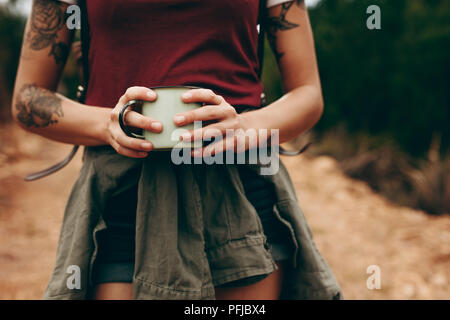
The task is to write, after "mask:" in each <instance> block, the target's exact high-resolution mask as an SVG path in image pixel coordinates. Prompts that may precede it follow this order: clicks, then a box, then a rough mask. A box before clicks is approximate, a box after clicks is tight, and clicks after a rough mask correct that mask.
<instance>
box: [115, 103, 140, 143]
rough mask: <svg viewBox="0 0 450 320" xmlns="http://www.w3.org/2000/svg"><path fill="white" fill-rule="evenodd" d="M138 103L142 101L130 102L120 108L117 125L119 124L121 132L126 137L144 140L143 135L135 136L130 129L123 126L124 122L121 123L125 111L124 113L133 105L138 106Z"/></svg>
mask: <svg viewBox="0 0 450 320" xmlns="http://www.w3.org/2000/svg"><path fill="white" fill-rule="evenodd" d="M138 103H142V101H140V100H131V101H128V102H127V103H126V104H125V105H124V106H123V107H122V110H121V111H120V113H119V124H120V128H121V129H122V131H123V132H124V133H125V134H126V135H127V136H129V137H132V138H137V139H142V140H145V137H144V136H143V135H140V134H136V133H133V132H131V131H130V129H128V128H127V126H126V125H125V123H124V121H123V117H124V114H125V111H126V110H127V109H128V108H129V107H131V106H133V105H135V104H138Z"/></svg>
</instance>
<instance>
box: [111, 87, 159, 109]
mask: <svg viewBox="0 0 450 320" xmlns="http://www.w3.org/2000/svg"><path fill="white" fill-rule="evenodd" d="M155 99H156V92H155V91H153V90H152V89H149V88H146V87H130V88H128V89H127V91H126V92H125V93H124V95H123V96H122V97H120V99H119V103H118V105H119V106H120V107H122V106H123V105H125V104H126V103H127V102H128V101H131V100H145V101H153V100H155Z"/></svg>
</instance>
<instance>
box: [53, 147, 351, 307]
mask: <svg viewBox="0 0 450 320" xmlns="http://www.w3.org/2000/svg"><path fill="white" fill-rule="evenodd" d="M277 159H278V157H277ZM239 165H240V166H245V167H246V168H248V170H257V171H258V174H260V170H259V169H260V167H259V166H260V164H248V163H247V164H239ZM237 166H238V165H237V164H227V165H224V164H213V165H210V164H205V163H203V164H180V165H176V164H174V163H173V161H171V152H167V151H164V152H162V151H157V152H156V151H155V152H152V153H150V155H149V156H148V157H147V158H145V159H134V158H128V157H124V156H121V155H119V154H117V153H116V151H115V150H114V149H112V148H111V147H109V146H102V147H86V148H85V151H84V155H83V166H82V169H81V172H80V175H79V177H78V180H77V181H76V183H75V185H74V186H73V189H72V192H71V194H70V197H69V200H68V203H67V206H66V210H65V214H64V219H63V223H62V229H61V233H60V238H59V243H58V249H57V256H56V263H55V267H54V270H53V273H52V276H51V279H50V282H49V283H48V286H47V288H46V291H45V293H44V299H89V294H90V293H89V292H90V290H91V288H92V286H91V283H92V282H91V281H92V279H91V274H92V267H93V263H94V261H95V257H96V255H97V236H98V232H101V231H102V230H105V229H106V228H107V226H106V224H105V222H104V220H103V218H102V212H103V210H104V208H105V205H106V202H107V199H108V198H109V197H111V196H114V195H115V194H117V193H120V192H122V191H123V190H126V189H127V188H128V187H130V186H132V185H133V184H136V182H137V181H138V203H137V214H136V249H135V250H136V251H135V270H134V276H133V291H134V298H135V299H183V300H185V299H186V300H187V299H215V294H214V286H217V285H220V284H222V283H225V282H229V281H233V280H237V279H241V278H244V277H250V276H254V275H260V274H267V273H271V272H273V271H275V270H276V268H277V266H276V264H275V261H274V260H273V258H272V255H271V251H270V246H268V245H267V243H266V237H265V235H264V233H263V229H262V224H261V220H260V218H259V216H258V214H257V212H256V210H255V208H254V207H253V206H252V204H251V203H250V202H249V201H248V200H247V198H246V196H245V192H244V188H243V185H242V182H241V180H240V176H239V173H238V168H237ZM279 166H280V167H279V170H278V172H277V173H276V174H273V175H263V177H264V178H265V179H267V180H268V181H270V183H272V184H273V185H274V187H275V191H276V198H277V200H276V205H275V206H274V209H275V210H274V211H275V214H276V216H277V218H278V219H280V220H281V221H282V222H283V223H284V224H285V225H287V226H288V229H289V230H290V233H291V237H292V241H293V242H294V244H295V253H294V255H293V257H292V260H291V262H290V263H289V266H288V268H286V269H285V270H286V273H285V279H286V281H285V282H284V285H283V288H282V296H281V299H342V298H343V295H342V292H341V289H340V288H339V285H338V284H337V282H336V280H335V278H334V276H333V273H332V271H331V269H330V267H329V266H328V264H327V263H326V262H325V261H324V259H323V258H322V256H321V254H320V253H319V251H318V250H317V248H316V246H315V243H314V241H313V238H312V234H311V231H310V229H309V226H308V224H307V222H306V220H305V217H304V214H303V212H302V210H301V209H300V207H299V204H298V201H297V196H296V194H295V189H294V187H293V184H292V182H291V179H290V177H289V175H288V172H287V170H286V168H285V167H284V165H283V163H282V162H281V161H280V163H279ZM77 277H78V278H77Z"/></svg>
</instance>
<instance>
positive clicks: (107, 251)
mask: <svg viewBox="0 0 450 320" xmlns="http://www.w3.org/2000/svg"><path fill="white" fill-rule="evenodd" d="M239 174H240V175H241V179H242V183H243V187H244V190H245V194H246V197H247V199H248V200H249V202H250V203H251V204H252V205H253V206H254V208H255V210H256V212H257V213H258V216H259V217H260V220H261V224H262V228H263V231H264V234H265V236H266V237H267V249H268V250H269V252H270V253H271V255H272V257H273V259H274V261H280V260H285V259H290V258H291V256H292V252H293V250H294V244H293V243H292V240H291V236H290V234H289V229H288V228H287V227H286V226H285V225H284V224H283V223H281V222H280V221H279V220H278V219H276V218H275V215H274V212H273V206H274V204H275V201H276V198H275V194H274V190H273V186H272V185H270V184H268V183H267V182H266V181H265V180H264V179H262V178H261V177H260V176H258V175H255V174H254V173H252V172H251V171H246V170H244V169H243V167H242V168H239ZM137 194H138V192H137V184H136V185H135V186H133V187H131V188H128V189H127V190H124V191H123V192H121V193H120V194H117V195H115V196H114V197H111V198H109V199H108V202H107V207H106V208H105V212H104V214H103V216H104V220H105V223H106V225H107V227H108V228H107V229H106V230H104V231H103V232H100V234H99V238H98V254H97V258H96V261H95V264H94V267H93V270H92V271H93V284H94V285H98V284H101V283H107V282H133V274H134V267H135V265H134V254H135V229H136V203H137ZM268 275H269V274H261V275H255V276H251V277H247V278H243V279H238V280H234V281H231V282H226V283H223V284H221V285H219V286H218V287H241V286H246V285H250V284H253V283H256V282H258V281H260V280H263V279H264V278H266V277H267V276H268Z"/></svg>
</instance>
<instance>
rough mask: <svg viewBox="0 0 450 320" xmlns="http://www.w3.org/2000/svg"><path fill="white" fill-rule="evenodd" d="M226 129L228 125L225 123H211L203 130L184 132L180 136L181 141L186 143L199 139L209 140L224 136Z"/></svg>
mask: <svg viewBox="0 0 450 320" xmlns="http://www.w3.org/2000/svg"><path fill="white" fill-rule="evenodd" d="M228 127H229V125H227V122H225V121H221V122H217V123H213V124H210V125H208V126H206V127H203V128H198V129H194V130H189V131H186V132H185V133H183V134H182V135H181V139H182V140H183V141H186V142H190V141H193V140H194V141H196V140H200V139H202V140H209V139H212V138H214V137H217V136H223V135H225V133H226V131H227V128H228Z"/></svg>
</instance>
